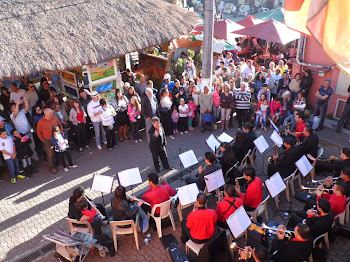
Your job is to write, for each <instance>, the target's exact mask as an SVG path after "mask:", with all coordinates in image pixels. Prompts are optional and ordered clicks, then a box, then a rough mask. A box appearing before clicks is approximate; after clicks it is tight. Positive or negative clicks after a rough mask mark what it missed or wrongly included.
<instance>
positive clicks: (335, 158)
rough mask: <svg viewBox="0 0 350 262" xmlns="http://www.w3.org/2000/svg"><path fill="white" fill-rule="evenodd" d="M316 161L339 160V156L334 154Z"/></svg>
mask: <svg viewBox="0 0 350 262" xmlns="http://www.w3.org/2000/svg"><path fill="white" fill-rule="evenodd" d="M317 161H322V162H332V161H339V157H336V156H330V157H329V158H327V159H318V160H317Z"/></svg>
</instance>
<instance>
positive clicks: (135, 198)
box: [129, 196, 151, 206]
mask: <svg viewBox="0 0 350 262" xmlns="http://www.w3.org/2000/svg"><path fill="white" fill-rule="evenodd" d="M129 198H131V199H134V200H135V201H140V200H141V201H142V203H144V204H146V205H148V206H151V204H150V203H148V202H145V201H143V200H142V199H139V198H137V197H135V196H132V197H130V196H129Z"/></svg>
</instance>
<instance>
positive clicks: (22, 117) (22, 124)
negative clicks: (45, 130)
mask: <svg viewBox="0 0 350 262" xmlns="http://www.w3.org/2000/svg"><path fill="white" fill-rule="evenodd" d="M10 118H11V120H12V122H13V124H14V125H15V128H16V129H17V131H18V132H20V133H21V134H27V133H28V132H29V131H30V130H31V127H30V124H29V121H28V119H27V116H26V113H25V111H24V109H21V110H19V112H18V114H17V116H16V118H14V113H13V112H12V113H11V115H10Z"/></svg>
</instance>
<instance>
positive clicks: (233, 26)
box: [194, 19, 244, 40]
mask: <svg viewBox="0 0 350 262" xmlns="http://www.w3.org/2000/svg"><path fill="white" fill-rule="evenodd" d="M242 28H244V27H243V26H241V25H239V24H237V23H235V22H232V21H231V20H228V19H224V20H220V21H218V22H216V23H214V38H216V39H224V40H230V39H233V38H235V37H241V36H242V35H237V34H232V33H231V32H232V31H235V30H239V29H242ZM194 30H197V31H200V32H203V31H204V26H197V27H196V28H195V29H194Z"/></svg>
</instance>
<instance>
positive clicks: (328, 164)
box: [316, 158, 350, 175]
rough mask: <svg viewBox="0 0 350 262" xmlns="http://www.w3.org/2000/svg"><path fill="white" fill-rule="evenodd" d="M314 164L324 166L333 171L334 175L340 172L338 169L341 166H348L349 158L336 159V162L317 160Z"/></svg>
mask: <svg viewBox="0 0 350 262" xmlns="http://www.w3.org/2000/svg"><path fill="white" fill-rule="evenodd" d="M316 166H320V167H324V168H326V169H328V170H330V171H332V172H334V173H335V174H336V175H338V174H340V171H341V170H342V168H343V167H345V166H348V167H350V158H349V159H345V160H342V161H336V162H331V161H326V162H324V161H320V160H318V161H317V162H316Z"/></svg>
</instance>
